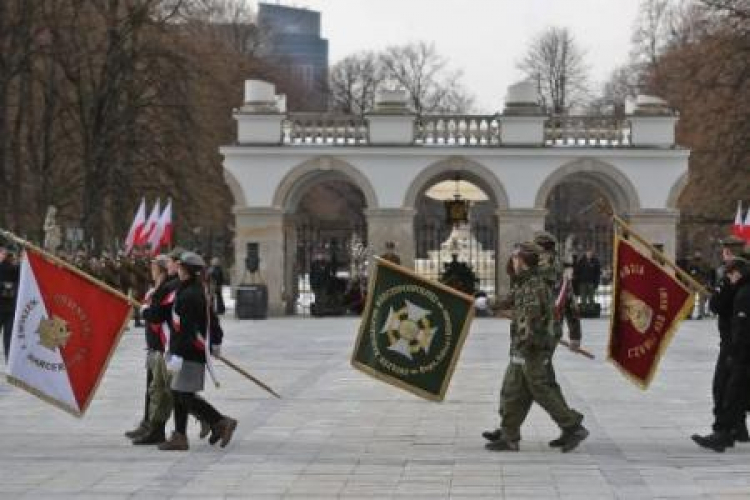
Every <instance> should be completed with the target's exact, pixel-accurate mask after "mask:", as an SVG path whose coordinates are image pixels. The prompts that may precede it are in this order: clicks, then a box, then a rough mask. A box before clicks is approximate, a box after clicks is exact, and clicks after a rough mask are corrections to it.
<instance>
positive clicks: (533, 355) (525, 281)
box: [485, 242, 589, 453]
mask: <svg viewBox="0 0 750 500" xmlns="http://www.w3.org/2000/svg"><path fill="white" fill-rule="evenodd" d="M542 252H543V250H542V249H541V248H540V247H539V246H538V245H537V244H535V243H533V242H528V243H522V244H521V245H520V246H519V248H518V249H517V250H516V252H515V253H514V254H513V258H512V260H513V267H514V272H515V280H514V287H513V289H512V290H511V296H510V297H509V299H508V300H507V301H505V303H506V304H507V305H509V306H510V307H512V312H511V317H512V323H511V326H510V335H511V344H510V363H509V364H508V368H507V369H506V372H505V377H504V378H503V386H502V390H501V393H500V418H501V423H500V427H499V429H498V430H497V431H495V433H496V435H495V436H485V437H486V438H488V439H490V437H492V438H495V439H490V441H491V442H490V443H487V445H486V448H487V449H488V450H493V451H518V449H519V446H518V442H519V441H520V439H521V425H522V424H523V422H524V420H525V419H526V416H527V415H528V413H529V410H530V409H531V405H532V404H533V403H534V402H536V403H538V404H539V406H541V407H542V408H544V409H545V410H546V411H547V413H549V415H550V417H552V419H553V420H554V421H555V423H557V425H558V426H559V427H560V429H562V435H561V437H560V438H559V441H560V443H559V447H560V448H561V449H562V451H563V452H564V453H566V452H569V451H571V450H573V449H574V448H576V447H577V446H578V444H579V443H580V442H581V441H583V440H584V439H586V437H587V436H588V434H589V433H588V430H586V428H585V427H583V426H582V425H581V422H582V421H583V415H581V414H580V413H578V412H577V411H575V410H573V409H571V408H570V407H569V406H568V404H567V403H566V402H565V398H564V397H563V395H562V392H561V391H560V388H559V386H558V385H557V382H556V381H555V376H554V370H553V369H552V354H553V352H554V348H555V345H556V344H557V339H556V333H555V330H554V326H553V323H554V319H553V308H554V301H553V298H552V293H551V290H550V287H549V286H548V285H547V283H546V282H545V279H544V278H543V276H542V274H541V273H540V272H539V260H540V255H541V254H542ZM486 434H487V433H486Z"/></svg>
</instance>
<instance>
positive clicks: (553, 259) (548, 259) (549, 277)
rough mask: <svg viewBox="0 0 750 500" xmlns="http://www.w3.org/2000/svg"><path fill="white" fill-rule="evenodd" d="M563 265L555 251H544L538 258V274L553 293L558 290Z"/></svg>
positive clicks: (560, 283)
mask: <svg viewBox="0 0 750 500" xmlns="http://www.w3.org/2000/svg"><path fill="white" fill-rule="evenodd" d="M563 271H564V270H563V266H562V262H560V259H559V258H558V257H557V255H556V254H555V253H552V252H544V253H543V254H542V255H541V256H540V258H539V274H540V275H541V277H542V279H544V281H545V282H546V283H547V285H548V286H549V287H550V289H552V291H553V293H556V292H558V291H559V290H560V286H561V285H562V280H563Z"/></svg>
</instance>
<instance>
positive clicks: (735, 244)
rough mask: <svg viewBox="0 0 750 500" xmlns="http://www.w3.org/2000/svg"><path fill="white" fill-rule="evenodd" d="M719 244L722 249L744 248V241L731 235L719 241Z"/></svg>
mask: <svg viewBox="0 0 750 500" xmlns="http://www.w3.org/2000/svg"><path fill="white" fill-rule="evenodd" d="M719 244H721V246H723V247H728V248H742V247H744V246H745V240H743V239H742V238H738V237H736V236H734V235H732V236H728V237H726V238H724V239H721V240H719Z"/></svg>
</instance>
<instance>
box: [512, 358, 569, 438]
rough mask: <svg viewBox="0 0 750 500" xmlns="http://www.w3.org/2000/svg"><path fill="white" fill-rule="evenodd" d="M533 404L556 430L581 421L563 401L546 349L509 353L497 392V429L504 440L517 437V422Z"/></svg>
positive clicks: (519, 423)
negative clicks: (508, 360) (544, 413)
mask: <svg viewBox="0 0 750 500" xmlns="http://www.w3.org/2000/svg"><path fill="white" fill-rule="evenodd" d="M533 403H537V404H538V405H539V406H541V407H542V408H544V410H545V411H546V412H547V413H549V415H550V417H552V420H554V421H555V423H556V424H557V425H558V426H559V427H560V429H565V428H569V427H574V426H576V425H578V424H580V423H581V421H582V420H583V415H581V414H580V413H578V412H577V411H575V410H573V409H571V408H570V407H569V406H568V403H567V402H566V401H565V398H564V397H563V395H562V391H561V390H560V386H559V385H558V384H557V382H556V380H555V371H554V368H553V367H552V356H551V353H549V352H545V351H542V352H535V353H531V354H529V355H526V356H524V357H523V358H520V357H519V356H518V355H514V356H511V362H510V363H509V364H508V368H507V369H506V370H505V376H504V378H503V385H502V389H501V391H500V410H499V411H500V428H501V429H502V432H503V435H504V436H505V438H506V439H508V440H510V441H518V440H519V439H521V425H522V424H523V422H524V420H526V416H527V415H528V414H529V410H530V409H531V405H532V404H533Z"/></svg>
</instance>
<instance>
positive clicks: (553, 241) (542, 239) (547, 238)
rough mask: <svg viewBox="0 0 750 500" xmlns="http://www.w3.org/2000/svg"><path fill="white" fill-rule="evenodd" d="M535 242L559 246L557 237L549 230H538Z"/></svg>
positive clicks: (535, 234)
mask: <svg viewBox="0 0 750 500" xmlns="http://www.w3.org/2000/svg"><path fill="white" fill-rule="evenodd" d="M534 243H536V244H537V245H543V246H547V245H552V246H557V238H555V236H554V235H553V234H552V233H549V232H547V231H537V232H536V233H534Z"/></svg>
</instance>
